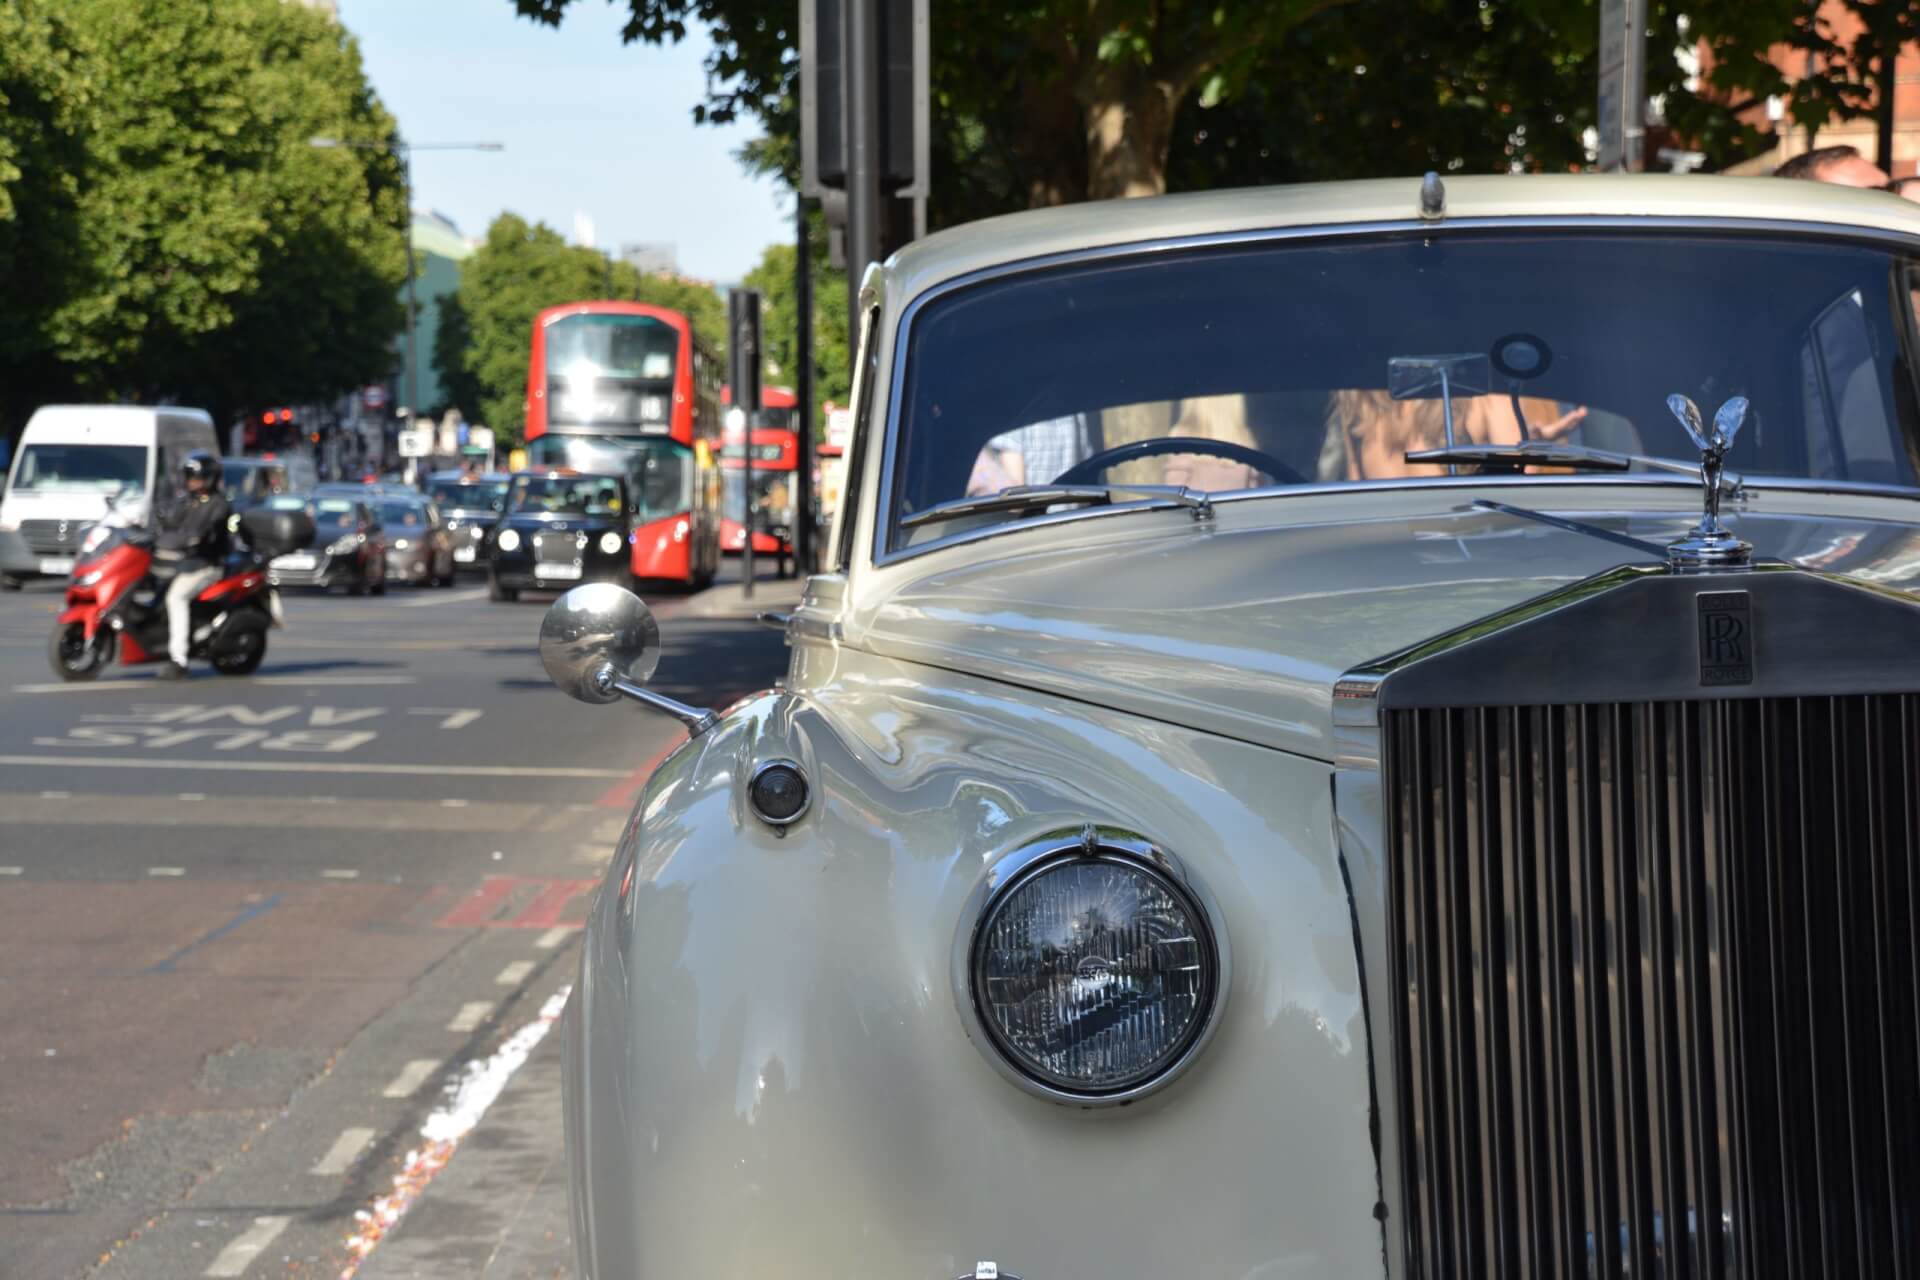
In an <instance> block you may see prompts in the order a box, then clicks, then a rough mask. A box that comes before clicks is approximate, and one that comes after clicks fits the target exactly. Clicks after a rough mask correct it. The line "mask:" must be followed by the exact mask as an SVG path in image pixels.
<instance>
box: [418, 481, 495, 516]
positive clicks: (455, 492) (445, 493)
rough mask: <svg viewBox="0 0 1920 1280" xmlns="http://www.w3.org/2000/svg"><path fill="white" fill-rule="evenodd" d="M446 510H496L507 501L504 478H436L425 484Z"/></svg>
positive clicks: (435, 499) (436, 500) (434, 498)
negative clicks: (464, 479)
mask: <svg viewBox="0 0 1920 1280" xmlns="http://www.w3.org/2000/svg"><path fill="white" fill-rule="evenodd" d="M427 492H429V493H431V494H432V495H433V500H434V501H435V502H437V503H439V504H440V506H441V508H442V510H446V511H498V510H500V508H501V507H502V506H504V505H506V501H507V482H506V481H505V480H468V481H464V482H463V481H459V480H436V481H434V482H433V483H432V484H431V485H429V486H427Z"/></svg>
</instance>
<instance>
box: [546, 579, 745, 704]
mask: <svg viewBox="0 0 1920 1280" xmlns="http://www.w3.org/2000/svg"><path fill="white" fill-rule="evenodd" d="M540 665H542V666H544V667H545V668H546V669H547V676H548V678H549V679H551V680H552V681H553V682H554V684H556V685H558V686H559V688H560V691H561V692H562V693H565V694H566V695H567V696H568V697H570V698H578V699H579V700H580V701H582V702H588V703H594V704H596V705H597V704H604V703H608V702H616V701H618V700H619V699H621V698H623V697H624V698H632V699H633V700H634V701H636V702H640V703H643V704H645V705H647V706H650V707H652V708H654V709H655V710H656V711H664V712H665V713H666V714H668V715H670V716H672V717H673V718H674V719H676V720H678V721H680V722H681V723H682V724H684V725H686V726H687V729H688V731H689V732H690V733H692V734H695V735H698V734H702V733H705V732H706V731H707V730H708V729H711V728H712V727H713V726H714V724H715V722H716V721H717V719H718V717H716V716H715V715H714V714H713V712H711V711H707V710H703V709H702V708H699V707H689V706H687V705H685V704H684V703H680V702H675V701H674V700H673V699H672V698H668V697H664V696H662V695H660V694H657V693H654V692H652V691H651V690H649V689H647V688H645V687H644V686H645V684H646V682H647V681H648V680H650V679H652V678H653V673H654V669H655V668H656V667H658V666H659V665H660V624H659V622H657V621H656V620H655V619H654V616H653V611H652V610H651V609H649V608H647V606H646V603H645V602H644V601H642V600H641V599H640V597H639V596H636V595H634V594H633V592H631V591H628V590H627V589H625V588H624V587H618V586H615V585H614V584H613V583H611V582H593V583H588V584H587V585H585V586H580V587H575V588H573V590H571V591H569V592H567V593H566V594H565V595H563V596H561V597H560V598H559V599H558V600H556V601H554V602H553V604H552V605H551V606H550V607H549V608H548V609H547V616H546V617H545V618H544V619H542V620H541V623H540Z"/></svg>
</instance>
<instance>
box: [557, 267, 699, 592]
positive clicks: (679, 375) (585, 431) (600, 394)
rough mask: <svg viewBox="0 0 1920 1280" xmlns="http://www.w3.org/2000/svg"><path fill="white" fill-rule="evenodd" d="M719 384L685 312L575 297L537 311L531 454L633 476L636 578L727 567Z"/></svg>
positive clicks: (677, 579)
mask: <svg viewBox="0 0 1920 1280" xmlns="http://www.w3.org/2000/svg"><path fill="white" fill-rule="evenodd" d="M720 386H721V371H720V362H719V361H718V360H716V359H715V358H714V355H713V352H712V350H711V349H710V348H709V347H708V346H707V344H706V343H705V342H704V341H702V340H701V336H700V335H699V334H697V333H695V332H694V328H693V323H692V321H691V320H689V319H688V318H687V317H686V316H684V315H682V314H681V313H679V312H677V311H668V310H666V309H664V308H662V307H653V306H648V305H647V304H645V303H641V302H569V303H566V304H564V305H562V306H558V307H548V308H547V309H546V310H545V311H542V312H541V313H540V314H539V315H538V316H536V317H534V322H533V358H532V360H531V361H530V362H529V364H528V367H527V455H528V460H529V461H530V462H531V463H532V464H533V465H535V466H552V467H573V468H575V469H577V470H580V471H587V472H607V471H614V472H617V473H620V474H623V475H625V476H626V477H627V488H628V491H629V494H630V495H631V496H630V498H629V501H630V502H632V504H633V505H634V508H635V509H634V512H633V535H632V538H631V543H632V548H633V574H634V577H636V578H639V579H644V580H648V581H654V582H672V583H679V584H682V585H686V586H690V587H702V586H705V585H706V584H707V583H709V582H711V581H713V576H714V574H715V573H717V572H718V571H719V568H720V466H719V458H718V454H719V451H720V432H721V416H720V415H721V407H720Z"/></svg>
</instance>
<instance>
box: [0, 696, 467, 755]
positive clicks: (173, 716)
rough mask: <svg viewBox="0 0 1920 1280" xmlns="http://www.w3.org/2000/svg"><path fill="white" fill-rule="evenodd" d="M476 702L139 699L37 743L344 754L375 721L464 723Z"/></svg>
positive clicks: (373, 735) (363, 739) (371, 736)
mask: <svg viewBox="0 0 1920 1280" xmlns="http://www.w3.org/2000/svg"><path fill="white" fill-rule="evenodd" d="M481 714H482V713H481V712H480V711H479V710H478V709H476V708H473V707H403V708H390V707H327V706H312V705H308V704H300V705H296V706H284V707H247V706H232V705H228V706H201V705H195V704H192V703H187V704H178V703H170V704H162V705H153V704H147V705H139V704H136V705H135V706H133V707H131V708H129V709H128V710H126V711H114V712H95V713H92V714H89V715H83V716H81V717H80V719H79V721H78V722H77V723H76V724H74V725H73V726H72V727H71V728H69V729H68V730H67V731H66V736H64V737H58V738H35V739H34V740H33V745H34V746H36V747H55V748H62V747H66V748H72V747H84V748H94V749H98V748H100V747H145V748H147V749H148V750H152V751H166V750H172V749H174V748H178V747H184V746H187V745H189V744H194V745H198V746H201V747H210V748H212V749H213V750H215V751H238V750H241V749H242V748H246V747H253V748H258V749H259V750H262V751H312V752H324V753H327V754H330V755H339V754H342V753H345V752H350V751H357V750H359V749H360V748H362V747H364V746H366V745H368V744H369V743H371V742H374V741H376V740H377V739H378V738H379V737H380V730H379V729H377V728H374V727H373V724H374V723H375V722H378V721H381V720H382V719H383V718H385V719H386V720H387V721H388V722H389V723H391V718H392V717H393V716H397V715H398V716H410V717H419V718H421V719H423V720H426V721H428V722H430V723H432V724H433V725H434V726H435V727H437V728H439V729H441V730H443V731H444V730H457V729H464V728H466V727H467V726H468V725H471V724H472V723H473V722H474V721H476V720H478V719H479V718H480V716H481Z"/></svg>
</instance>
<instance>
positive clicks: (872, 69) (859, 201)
mask: <svg viewBox="0 0 1920 1280" xmlns="http://www.w3.org/2000/svg"><path fill="white" fill-rule="evenodd" d="M841 27H842V29H843V31H844V32H845V40H846V58H845V60H844V66H845V69H846V70H845V75H846V82H847V126H846V127H847V315H848V316H849V317H850V319H851V320H852V321H853V324H852V326H851V328H850V329H849V330H848V331H849V332H851V333H858V332H859V329H860V326H859V318H860V281H861V277H862V276H863V275H864V274H865V273H866V270H867V264H868V263H870V262H872V261H874V260H875V259H877V258H878V257H879V256H880V239H881V225H882V221H883V219H884V217H885V214H886V208H885V206H884V204H883V203H882V201H883V200H884V199H885V197H884V195H883V194H882V191H881V170H882V168H883V166H884V164H885V161H884V159H883V157H882V155H881V151H880V136H881V134H880V77H881V75H882V74H883V72H884V69H885V61H884V57H883V53H882V50H881V48H880V6H879V5H878V4H877V3H875V2H874V0H852V3H849V4H848V5H846V7H845V9H844V10H843V13H842V19H841Z"/></svg>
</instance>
